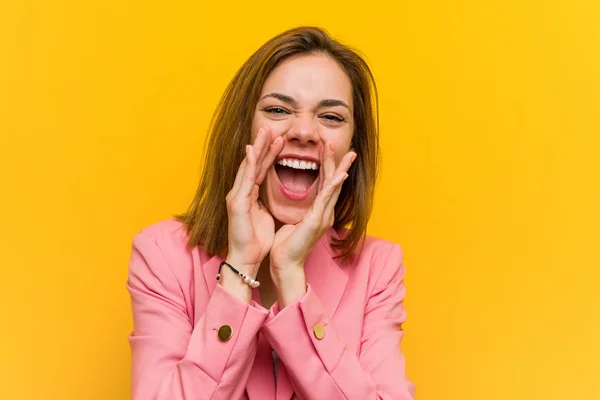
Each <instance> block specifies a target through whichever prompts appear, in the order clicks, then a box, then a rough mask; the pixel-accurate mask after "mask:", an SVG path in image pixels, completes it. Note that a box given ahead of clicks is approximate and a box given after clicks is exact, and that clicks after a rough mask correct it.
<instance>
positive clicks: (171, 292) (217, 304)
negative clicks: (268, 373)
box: [127, 232, 268, 400]
mask: <svg viewBox="0 0 600 400" xmlns="http://www.w3.org/2000/svg"><path fill="white" fill-rule="evenodd" d="M175 267H176V266H173V268H175ZM127 288H128V290H129V293H130V295H131V305H132V311H133V324H134V329H133V332H132V333H131V334H130V335H129V343H130V347H131V362H132V369H131V390H132V399H133V400H190V399H194V400H202V399H211V400H230V399H239V398H241V397H242V395H243V391H244V388H245V384H246V381H247V379H248V376H249V374H250V369H251V367H252V365H253V363H254V357H255V355H256V348H257V340H258V335H257V334H258V331H259V329H260V327H261V325H262V324H263V323H264V321H265V319H266V318H267V316H268V312H267V310H265V309H264V308H262V307H257V305H256V304H254V302H253V304H246V303H244V302H243V301H241V300H240V299H238V298H237V297H235V296H233V295H231V294H230V293H229V292H227V291H226V290H225V289H224V288H223V287H222V286H221V285H219V284H218V285H217V286H216V288H215V290H214V292H213V294H212V296H211V297H210V299H209V301H208V305H207V307H206V310H205V311H204V314H203V315H202V317H201V318H200V319H199V320H198V322H197V323H196V325H195V326H194V323H193V319H192V318H191V317H190V315H189V314H188V312H187V307H186V306H185V300H184V295H183V293H184V292H183V291H184V290H189V288H182V287H181V286H180V283H179V282H178V281H177V279H176V278H175V276H174V274H173V272H172V270H171V266H169V265H167V262H166V260H165V257H164V256H163V253H162V252H161V249H160V248H159V246H158V245H157V244H156V241H155V240H154V239H153V238H152V237H150V236H148V235H146V234H144V233H143V232H142V233H138V234H137V235H136V236H135V237H134V240H133V248H132V254H131V262H130V266H129V276H128V280H127ZM199 311H200V310H198V312H199ZM223 325H229V326H230V327H231V328H232V334H231V337H230V338H229V340H227V341H221V340H220V339H219V337H218V335H217V332H218V330H219V328H220V327H221V326H223Z"/></svg>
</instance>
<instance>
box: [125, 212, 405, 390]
mask: <svg viewBox="0 0 600 400" xmlns="http://www.w3.org/2000/svg"><path fill="white" fill-rule="evenodd" d="M331 236H334V237H338V236H337V233H336V232H335V230H333V229H330V230H329V231H328V233H327V234H326V235H324V236H323V238H321V240H320V241H319V242H318V243H317V244H316V245H315V247H314V249H313V250H312V252H311V254H310V255H309V257H308V259H307V261H306V264H305V271H306V280H307V286H308V290H307V292H306V293H305V294H303V295H302V296H301V297H300V298H299V299H297V300H296V301H295V302H294V303H292V304H290V305H289V306H287V307H285V308H284V309H283V310H281V311H280V310H279V308H278V305H277V303H275V304H274V305H273V307H271V309H270V310H267V309H265V308H264V307H262V306H261V305H260V294H259V291H258V289H252V291H253V294H252V296H253V300H252V303H251V304H246V303H244V302H243V301H241V300H239V299H238V298H237V297H235V296H233V295H230V294H229V292H227V291H226V290H225V289H224V288H223V287H222V286H221V285H220V284H217V283H218V282H217V281H216V279H215V276H216V274H217V269H218V267H219V263H220V262H221V261H222V259H221V258H219V257H217V256H211V255H209V254H207V253H206V252H204V251H203V250H202V249H201V248H199V246H196V247H194V248H193V249H192V250H189V249H187V248H186V242H187V235H186V233H185V229H184V226H183V224H181V223H180V222H177V221H176V220H174V219H170V220H165V221H161V222H158V223H156V224H154V225H151V226H149V227H147V228H146V229H144V230H143V231H141V232H140V233H138V234H137V235H135V237H134V239H133V249H132V255H131V263H130V266H129V276H128V281H127V288H128V290H129V293H130V294H131V303H132V309H133V322H134V330H133V332H131V334H130V335H129V343H130V346H131V356H132V376H131V384H132V398H133V399H134V400H183V399H185V400H191V399H194V400H203V399H207V400H208V399H212V400H232V399H250V400H271V399H276V400H290V399H326V400H342V399H344V400H346V399H348V400H350V399H351V400H370V399H373V400H374V399H381V400H384V399H385V400H412V399H414V385H413V384H412V383H411V382H410V381H409V380H408V379H407V377H406V372H405V361H404V356H403V354H402V351H401V348H400V344H401V341H402V336H403V331H402V323H403V322H404V321H405V309H404V303H403V300H404V294H405V287H404V283H403V277H404V266H403V264H402V250H401V248H400V246H398V245H397V244H393V243H391V242H388V241H385V240H383V239H377V238H373V237H368V239H367V240H366V243H365V246H364V249H363V252H362V253H361V255H360V256H359V257H356V259H355V261H354V262H352V263H347V264H343V263H341V262H339V258H338V259H336V258H334V256H335V255H336V253H335V251H334V250H333V249H332V248H331V246H330V245H329V241H330V239H331ZM318 323H320V326H319V328H321V327H323V326H324V333H323V331H322V330H321V331H319V332H316V331H317V330H316V329H315V325H317V324H318ZM223 325H229V326H230V327H231V328H232V334H231V337H230V338H229V340H227V341H222V340H220V339H219V337H218V335H217V333H218V331H219V328H220V327H222V326H223ZM271 349H274V350H275V352H276V353H277V355H278V356H279V359H280V360H279V364H278V374H277V382H275V378H274V371H273V359H272V353H271Z"/></svg>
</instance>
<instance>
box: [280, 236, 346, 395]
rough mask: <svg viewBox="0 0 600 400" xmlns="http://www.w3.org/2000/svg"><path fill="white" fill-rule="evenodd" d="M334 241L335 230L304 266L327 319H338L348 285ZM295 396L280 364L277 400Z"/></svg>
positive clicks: (317, 247) (318, 244) (322, 239)
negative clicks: (339, 308)
mask: <svg viewBox="0 0 600 400" xmlns="http://www.w3.org/2000/svg"><path fill="white" fill-rule="evenodd" d="M331 238H339V236H338V234H337V233H336V232H335V230H334V229H333V228H331V229H329V230H328V231H327V233H326V234H325V235H323V237H322V238H321V239H320V240H319V242H318V243H317V244H316V245H315V247H314V248H313V250H312V251H311V253H310V254H309V256H308V258H307V259H306V262H305V263H304V272H305V274H306V282H307V283H308V284H309V285H310V286H311V287H312V289H313V290H314V291H315V293H316V294H317V296H318V297H319V299H320V300H321V303H322V304H323V307H324V308H325V312H326V318H330V319H331V318H333V316H334V315H335V312H336V310H337V308H338V305H339V304H340V301H341V299H342V296H343V294H344V291H345V289H346V285H347V283H348V275H347V274H346V272H345V271H344V267H343V265H342V264H341V263H339V261H337V260H338V258H336V257H337V256H338V255H339V254H338V252H336V251H335V250H334V249H333V248H332V247H331V245H330V242H331ZM293 394H294V387H293V385H292V380H291V378H290V376H289V375H288V372H287V369H286V368H285V365H284V364H283V362H281V361H280V362H279V367H278V370H277V397H276V400H290V398H291V397H292V395H293Z"/></svg>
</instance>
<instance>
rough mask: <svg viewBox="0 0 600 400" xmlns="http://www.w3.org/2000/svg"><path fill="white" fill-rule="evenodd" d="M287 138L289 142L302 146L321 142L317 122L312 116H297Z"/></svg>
mask: <svg viewBox="0 0 600 400" xmlns="http://www.w3.org/2000/svg"><path fill="white" fill-rule="evenodd" d="M286 136H287V139H288V140H289V141H292V142H296V143H297V144H298V145H301V146H307V145H311V144H317V143H318V142H319V133H318V132H317V121H315V120H314V118H312V117H311V116H310V115H295V116H294V118H293V121H292V125H291V126H290V129H289V130H288V132H287V134H286Z"/></svg>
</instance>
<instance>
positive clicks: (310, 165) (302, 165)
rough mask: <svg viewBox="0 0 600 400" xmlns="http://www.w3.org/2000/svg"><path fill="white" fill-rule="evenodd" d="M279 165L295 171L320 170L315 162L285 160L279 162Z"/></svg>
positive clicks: (293, 159)
mask: <svg viewBox="0 0 600 400" xmlns="http://www.w3.org/2000/svg"><path fill="white" fill-rule="evenodd" d="M277 164H279V165H283V166H284V167H290V168H294V169H312V170H315V171H316V170H318V169H319V168H318V167H317V163H316V162H314V161H306V160H297V159H295V158H283V159H281V160H279V161H277Z"/></svg>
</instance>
